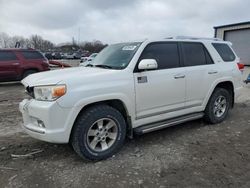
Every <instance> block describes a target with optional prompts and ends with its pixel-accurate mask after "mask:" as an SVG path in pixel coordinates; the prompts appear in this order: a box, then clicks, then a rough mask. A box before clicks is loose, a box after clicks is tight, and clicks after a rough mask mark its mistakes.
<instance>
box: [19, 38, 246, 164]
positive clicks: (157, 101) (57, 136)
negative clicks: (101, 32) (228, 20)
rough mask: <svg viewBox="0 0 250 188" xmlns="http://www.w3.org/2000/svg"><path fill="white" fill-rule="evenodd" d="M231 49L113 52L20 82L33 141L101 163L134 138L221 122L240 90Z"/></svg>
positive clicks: (133, 45) (160, 43)
mask: <svg viewBox="0 0 250 188" xmlns="http://www.w3.org/2000/svg"><path fill="white" fill-rule="evenodd" d="M241 68H242V66H241V64H239V58H238V57H237V56H236V54H235V53H234V52H233V50H232V48H231V44H230V43H229V42H225V41H220V40H218V39H201V38H188V37H186V38H185V37H175V38H166V39H161V40H145V41H140V42H129V43H119V44H113V45H109V46H108V47H106V48H105V49H104V50H102V51H101V52H100V53H99V54H98V55H97V57H96V58H95V59H94V60H93V61H92V64H89V65H88V66H87V67H75V68H68V69H63V70H54V71H50V72H44V73H37V74H34V75H30V76H28V77H27V78H25V79H24V80H23V81H22V83H23V84H24V86H25V88H26V90H27V92H28V93H29V94H30V95H31V96H32V97H33V99H31V100H28V99H25V100H23V101H22V102H21V103H20V106H19V107H20V111H21V112H22V115H23V120H24V124H23V128H24V130H25V131H26V132H27V133H28V134H29V135H31V136H32V137H34V138H37V139H40V140H44V141H47V142H52V143H70V144H72V146H73V148H74V150H75V151H76V152H77V153H78V154H79V155H80V156H81V157H85V158H87V159H90V160H101V159H104V158H107V157H110V156H112V155H113V154H114V153H115V152H116V151H118V150H119V149H120V148H121V146H122V145H123V142H124V140H125V137H126V135H127V136H128V137H130V138H132V137H133V134H134V133H136V134H143V133H148V132H151V131H154V130H158V129H162V128H165V127H169V126H172V125H175V124H179V123H183V122H186V121H190V120H194V119H198V118H202V117H203V118H204V119H205V120H206V121H207V122H209V123H212V124H214V123H219V122H222V121H223V120H224V119H225V118H226V116H227V114H228V111H229V109H230V108H231V107H233V104H234V100H235V97H236V96H237V95H238V93H239V89H240V88H241V82H242V79H241V70H240V69H241Z"/></svg>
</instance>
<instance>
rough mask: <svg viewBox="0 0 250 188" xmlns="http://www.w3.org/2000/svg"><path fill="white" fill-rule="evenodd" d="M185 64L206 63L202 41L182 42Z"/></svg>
mask: <svg viewBox="0 0 250 188" xmlns="http://www.w3.org/2000/svg"><path fill="white" fill-rule="evenodd" d="M182 49H183V56H184V65H185V66H196V65H205V64H207V63H206V55H205V51H204V47H203V45H202V44H200V43H182Z"/></svg>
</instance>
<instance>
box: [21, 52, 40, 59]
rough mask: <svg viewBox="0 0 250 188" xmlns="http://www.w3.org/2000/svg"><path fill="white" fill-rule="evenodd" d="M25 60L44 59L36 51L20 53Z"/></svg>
mask: <svg viewBox="0 0 250 188" xmlns="http://www.w3.org/2000/svg"><path fill="white" fill-rule="evenodd" d="M22 54H23V57H24V58H25V59H44V57H43V55H42V54H41V53H40V52H37V51H22Z"/></svg>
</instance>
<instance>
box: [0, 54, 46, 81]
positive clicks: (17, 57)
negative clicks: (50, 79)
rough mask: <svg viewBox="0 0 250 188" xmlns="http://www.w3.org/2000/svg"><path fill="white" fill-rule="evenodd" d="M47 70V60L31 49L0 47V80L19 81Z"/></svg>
mask: <svg viewBox="0 0 250 188" xmlns="http://www.w3.org/2000/svg"><path fill="white" fill-rule="evenodd" d="M47 70H49V62H48V60H47V59H46V58H45V57H44V56H43V55H42V54H41V53H40V52H39V51H37V50H33V49H0V82H7V81H19V80H22V79H23V78H25V77H26V76H28V75H30V74H33V73H36V72H41V71H47Z"/></svg>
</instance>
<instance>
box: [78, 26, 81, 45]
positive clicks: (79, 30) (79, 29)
mask: <svg viewBox="0 0 250 188" xmlns="http://www.w3.org/2000/svg"><path fill="white" fill-rule="evenodd" d="M80 32H81V28H80V27H79V28H78V45H80V41H81V38H80Z"/></svg>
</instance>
